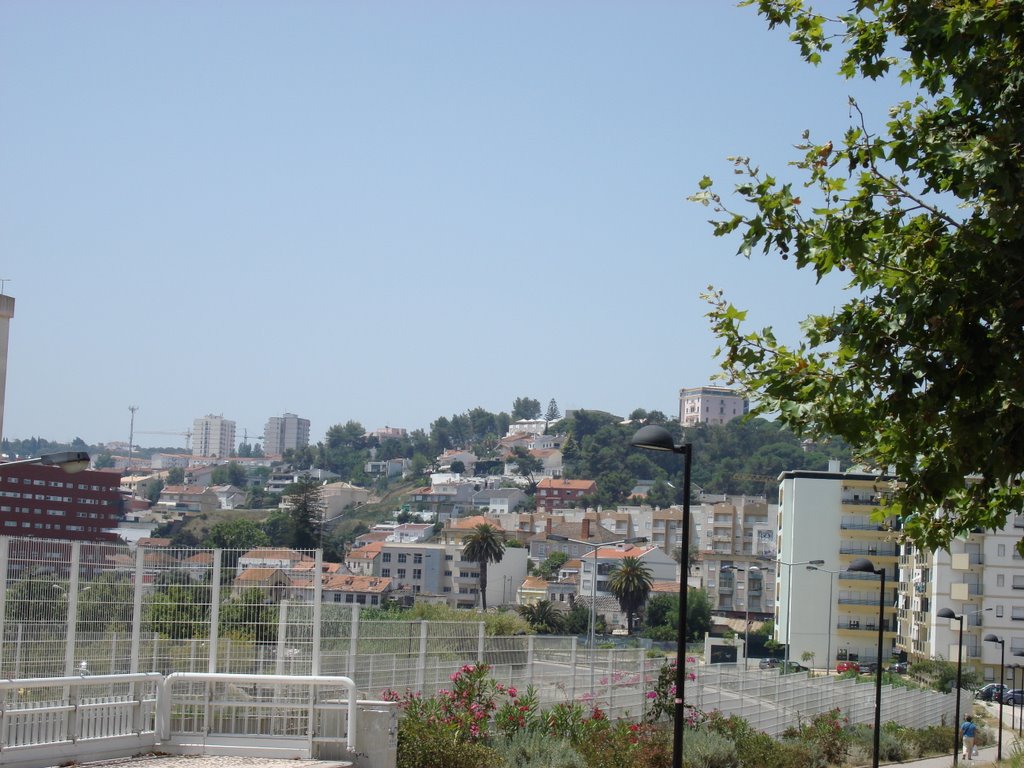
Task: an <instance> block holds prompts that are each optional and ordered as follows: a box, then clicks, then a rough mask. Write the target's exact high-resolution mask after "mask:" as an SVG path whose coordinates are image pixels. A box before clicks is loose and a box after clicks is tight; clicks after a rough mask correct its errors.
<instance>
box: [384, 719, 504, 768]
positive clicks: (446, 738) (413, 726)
mask: <svg viewBox="0 0 1024 768" xmlns="http://www.w3.org/2000/svg"><path fill="white" fill-rule="evenodd" d="M497 765H500V759H499V757H498V754H497V752H495V751H494V750H493V749H491V748H490V747H488V746H486V745H484V744H482V743H479V742H473V741H468V740H465V739H463V738H462V737H461V736H460V735H459V733H458V730H457V729H456V728H454V727H451V726H449V725H443V724H440V723H436V722H435V723H431V722H429V721H427V720H419V719H416V718H407V719H403V720H402V723H401V726H400V727H399V729H398V761H397V763H396V768H493V767H494V766H497Z"/></svg>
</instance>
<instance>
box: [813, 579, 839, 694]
mask: <svg viewBox="0 0 1024 768" xmlns="http://www.w3.org/2000/svg"><path fill="white" fill-rule="evenodd" d="M807 570H808V571H821V572H822V573H827V574H828V635H826V636H825V644H826V646H825V647H826V650H825V670H826V674H828V673H830V672H831V671H832V594H833V590H832V587H834V586H835V579H834V578H833V577H834V576H835V575H836V574H838V573H841V571H830V570H829V569H828V568H820V567H818V566H817V565H808V566H807Z"/></svg>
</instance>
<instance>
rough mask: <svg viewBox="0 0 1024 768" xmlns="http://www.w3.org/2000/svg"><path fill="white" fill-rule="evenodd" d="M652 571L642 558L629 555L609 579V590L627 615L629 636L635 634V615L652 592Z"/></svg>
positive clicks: (616, 567)
mask: <svg viewBox="0 0 1024 768" xmlns="http://www.w3.org/2000/svg"><path fill="white" fill-rule="evenodd" d="M653 583H654V582H653V580H652V579H651V569H650V568H648V567H647V564H646V563H644V562H642V561H641V560H640V558H638V557H633V556H631V555H627V556H626V557H624V558H622V562H621V563H619V564H618V565H617V566H615V569H614V570H613V571H612V572H611V574H610V575H609V577H608V589H609V591H610V592H611V593H612V594H613V595H615V597H617V598H618V600H619V607H620V608H622V610H623V611H625V613H626V625H627V631H628V632H629V634H631V635H632V634H633V613H634V612H635V611H637V610H638V609H639V608H640V606H642V605H643V604H644V603H645V602H647V595H649V594H650V592H651V585H652V584H653Z"/></svg>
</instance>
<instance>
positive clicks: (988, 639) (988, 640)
mask: <svg viewBox="0 0 1024 768" xmlns="http://www.w3.org/2000/svg"><path fill="white" fill-rule="evenodd" d="M985 642H986V643H999V644H1000V645H1002V644H1003V641H1002V640H1000V639H999V638H998V637H996V636H995V635H993V634H992V633H991V632H990V633H989V634H987V635H985Z"/></svg>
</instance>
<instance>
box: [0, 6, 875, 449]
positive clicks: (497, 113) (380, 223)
mask: <svg viewBox="0 0 1024 768" xmlns="http://www.w3.org/2000/svg"><path fill="white" fill-rule="evenodd" d="M835 69H836V65H835V62H834V61H832V62H827V63H826V64H825V65H824V66H822V67H820V68H818V69H814V68H812V67H810V66H808V65H806V64H804V63H803V62H801V61H800V59H799V56H798V53H797V50H796V48H795V47H794V46H793V45H792V44H791V43H789V42H788V41H787V40H786V34H785V33H784V32H781V31H779V30H776V31H774V32H770V31H768V30H767V27H766V25H765V24H764V22H763V21H762V20H761V19H760V18H758V17H757V16H756V14H755V13H753V11H752V10H750V9H738V8H735V7H734V6H733V5H732V3H730V2H726V1H725V0H675V1H674V2H653V1H651V2H634V1H633V0H630V1H629V2H626V1H625V0H623V1H621V2H600V1H598V2H592V1H588V2H568V1H566V2H557V1H556V2H551V1H550V0H548V1H546V2H530V1H529V0H526V1H525V2H524V1H523V0H516V2H511V1H507V2H497V1H495V2H468V1H467V2H449V1H447V0H445V1H442V0H431V1H427V0H416V2H393V1H392V2H341V1H340V0H339V1H331V2H328V1H327V0H293V1H290V2H284V0H280V1H279V2H259V1H258V0H245V1H244V2H231V1H230V0H218V2H214V3H211V2H205V1H203V2H199V1H195V2H188V1H187V0H174V1H173V2H159V1H154V0H150V1H148V2H145V3H140V2H135V1H134V0H131V1H125V2H104V1H102V0H90V2H81V1H80V0H65V1H63V2H61V1H59V0H51V1H48V2H36V1H34V0H7V2H4V3H2V4H0V278H4V279H7V280H9V281H10V282H7V283H6V288H5V292H6V293H8V294H10V295H13V296H14V297H16V300H17V309H16V315H15V318H14V320H13V321H12V323H11V335H10V353H9V359H8V375H7V400H6V413H5V422H4V433H5V434H4V436H5V437H9V438H26V437H31V436H41V437H46V438H49V439H53V440H70V439H71V438H73V437H76V436H78V437H82V438H83V439H85V440H86V441H87V442H90V443H96V442H106V441H111V440H126V439H127V437H128V430H129V418H130V413H129V410H128V408H129V406H131V405H135V406H138V408H139V410H138V412H137V414H136V418H135V430H136V442H138V443H139V444H141V445H173V444H177V443H180V444H183V439H178V438H175V437H173V436H172V437H165V436H160V435H146V434H143V433H144V432H146V431H172V432H173V431H185V430H187V429H189V428H190V427H191V425H192V420H193V419H194V418H196V417H199V416H202V415H204V414H207V413H214V414H223V415H224V416H225V417H227V418H230V419H233V420H234V421H235V422H236V423H237V425H238V433H239V436H240V437H241V435H242V432H243V430H245V429H248V431H249V434H250V435H252V434H261V433H262V430H263V426H264V424H265V422H266V420H267V417H269V416H273V415H280V414H282V413H284V412H286V411H289V412H293V413H297V414H299V415H301V416H304V417H306V418H309V419H310V420H311V421H312V430H311V431H312V437H313V439H314V440H319V439H321V438H322V437H323V434H324V432H325V430H326V429H327V428H328V427H329V426H331V425H332V424H337V423H341V422H345V421H348V420H350V419H352V420H356V421H359V422H361V423H362V424H363V425H364V426H365V427H366V428H367V429H374V428H377V427H382V426H385V425H390V426H402V427H407V428H409V429H413V428H417V427H422V428H427V427H429V425H430V422H431V421H432V420H433V419H435V418H437V417H438V416H450V415H451V414H453V413H457V412H462V411H465V410H467V409H469V408H472V407H474V406H482V407H484V408H486V409H488V410H491V411H500V410H506V411H507V410H510V408H511V405H512V401H513V399H514V398H515V397H517V396H529V397H533V398H536V399H538V400H540V401H541V403H542V404H543V405H544V406H545V407H546V406H547V403H548V401H549V400H550V399H551V398H555V399H556V400H557V401H558V404H559V406H560V407H561V408H562V410H565V409H566V408H594V409H602V410H608V411H612V412H616V413H620V414H628V413H629V411H631V410H633V409H634V408H638V407H640V408H646V409H659V410H662V411H665V412H666V413H669V414H673V413H677V412H678V391H679V388H680V387H683V386H697V385H701V384H705V383H708V381H709V380H710V378H711V376H712V375H713V374H714V373H715V372H716V371H717V370H718V366H717V364H716V362H715V361H714V359H713V351H714V348H715V341H714V339H713V338H712V336H711V334H710V332H709V330H708V324H707V320H706V319H705V317H704V315H705V313H706V311H707V306H706V305H705V303H704V302H703V301H702V300H701V299H700V298H699V294H700V292H701V291H702V290H703V289H704V288H705V287H706V286H708V285H709V284H714V285H715V286H718V287H721V288H724V289H725V290H726V292H727V295H728V296H729V297H730V298H731V299H732V300H733V301H734V302H735V303H737V304H739V305H741V306H744V307H747V308H749V309H750V310H751V318H752V319H753V320H754V323H755V324H756V325H758V326H761V325H768V324H771V325H774V326H776V328H777V330H779V331H780V332H782V335H783V336H784V337H785V336H791V335H792V333H793V329H794V328H795V325H796V323H797V321H798V320H799V319H800V318H802V317H803V316H804V315H805V314H806V313H807V312H809V311H812V310H820V309H824V308H829V307H831V306H832V305H833V304H834V303H836V302H837V301H838V300H839V298H840V297H841V294H840V290H839V289H840V286H839V284H834V285H830V286H826V287H815V286H814V282H813V279H812V277H811V276H810V275H801V274H799V273H796V272H795V271H794V270H793V268H792V267H790V266H789V265H788V264H784V263H783V262H781V261H779V260H778V258H777V257H760V258H755V259H754V260H752V261H747V260H745V259H743V258H741V257H739V256H736V255H735V251H736V247H737V242H736V240H735V239H731V240H716V239H715V238H713V237H712V235H711V231H710V227H709V226H708V225H707V224H706V223H705V222H706V220H707V219H708V218H709V215H710V214H709V211H708V210H707V209H704V208H701V207H700V206H698V205H695V204H693V203H689V202H687V201H686V197H687V196H688V195H689V194H691V193H692V192H693V191H695V189H696V186H697V182H698V180H699V179H700V177H701V176H702V175H703V174H705V173H707V174H709V175H711V176H713V177H714V178H716V179H717V180H719V181H721V182H724V183H725V185H731V183H732V173H731V166H730V164H729V163H728V161H727V160H726V157H727V156H729V155H736V154H744V155H749V156H752V157H753V158H755V159H757V160H758V161H759V162H760V164H761V165H762V167H764V168H770V169H772V170H775V171H777V172H778V173H780V174H784V173H785V164H786V163H787V162H788V161H789V160H792V159H793V158H794V157H795V156H796V154H797V153H796V152H795V150H793V148H792V145H793V144H795V143H796V142H797V141H798V140H799V138H800V133H801V131H802V130H803V129H805V128H809V129H811V130H812V133H813V135H814V136H821V137H823V138H824V137H831V136H835V137H836V139H837V140H838V137H839V133H840V132H841V130H842V128H843V127H845V126H846V125H847V123H848V119H849V109H848V106H847V97H848V96H850V95H853V96H856V97H857V98H858V99H860V100H861V101H862V102H863V103H865V105H867V106H868V107H869V110H870V109H871V108H872V106H874V107H875V111H874V112H872V116H879V115H880V116H882V117H884V114H885V113H884V109H881V107H884V106H885V105H887V104H888V103H889V102H891V101H894V100H895V97H894V94H893V93H892V92H888V93H887V92H885V91H881V92H880V93H879V92H878V91H879V89H878V88H877V87H876V88H875V93H874V94H872V93H870V90H871V89H870V88H869V86H867V85H866V84H864V83H860V82H845V81H843V80H841V79H839V78H838V77H836V76H835V75H834V71H835ZM873 101H874V104H873ZM725 188H727V187H723V189H725Z"/></svg>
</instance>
